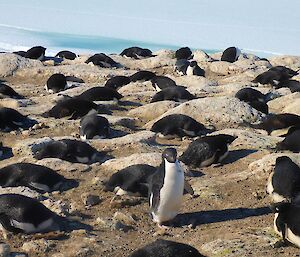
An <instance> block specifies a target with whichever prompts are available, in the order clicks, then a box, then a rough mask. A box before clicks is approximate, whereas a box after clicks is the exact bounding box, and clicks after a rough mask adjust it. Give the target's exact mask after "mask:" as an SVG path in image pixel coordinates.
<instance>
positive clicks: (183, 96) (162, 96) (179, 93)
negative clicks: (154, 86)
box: [151, 86, 196, 103]
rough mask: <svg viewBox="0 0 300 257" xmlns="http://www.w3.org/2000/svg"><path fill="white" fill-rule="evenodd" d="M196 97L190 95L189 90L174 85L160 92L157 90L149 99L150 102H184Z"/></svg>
mask: <svg viewBox="0 0 300 257" xmlns="http://www.w3.org/2000/svg"><path fill="white" fill-rule="evenodd" d="M193 99H196V97H195V96H194V95H192V94H191V93H190V92H189V91H187V90H186V89H185V88H184V87H181V86H176V87H168V88H165V89H163V90H161V91H160V92H157V93H156V94H155V95H154V96H153V97H152V99H151V103H154V102H158V101H164V100H171V101H175V102H185V101H190V100H193Z"/></svg>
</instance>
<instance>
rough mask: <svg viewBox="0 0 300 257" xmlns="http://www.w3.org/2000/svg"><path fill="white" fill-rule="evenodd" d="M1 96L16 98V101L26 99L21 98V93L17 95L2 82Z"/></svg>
mask: <svg viewBox="0 0 300 257" xmlns="http://www.w3.org/2000/svg"><path fill="white" fill-rule="evenodd" d="M0 95H2V96H4V97H10V98H14V99H24V97H23V96H21V95H20V94H19V93H17V92H16V91H15V90H14V89H13V88H11V87H10V86H8V85H6V84H3V83H1V82H0Z"/></svg>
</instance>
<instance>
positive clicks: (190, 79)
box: [169, 76, 218, 91]
mask: <svg viewBox="0 0 300 257" xmlns="http://www.w3.org/2000/svg"><path fill="white" fill-rule="evenodd" d="M169 77H170V78H171V79H173V80H174V81H175V82H176V84H177V85H179V86H184V87H187V90H188V91H190V89H191V88H198V89H203V88H204V87H210V86H218V82H216V81H212V80H209V79H207V78H205V77H201V76H180V77H173V76H169Z"/></svg>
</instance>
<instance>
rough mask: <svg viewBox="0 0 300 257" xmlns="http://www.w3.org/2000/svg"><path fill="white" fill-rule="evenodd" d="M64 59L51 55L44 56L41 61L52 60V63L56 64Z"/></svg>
mask: <svg viewBox="0 0 300 257" xmlns="http://www.w3.org/2000/svg"><path fill="white" fill-rule="evenodd" d="M63 60H64V59H63V58H60V57H53V56H45V57H44V59H43V61H44V62H45V61H54V63H56V64H60V63H62V61H63Z"/></svg>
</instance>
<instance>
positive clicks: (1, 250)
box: [0, 243, 10, 257]
mask: <svg viewBox="0 0 300 257" xmlns="http://www.w3.org/2000/svg"><path fill="white" fill-rule="evenodd" d="M0 257H10V246H9V245H8V244H5V243H0Z"/></svg>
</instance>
